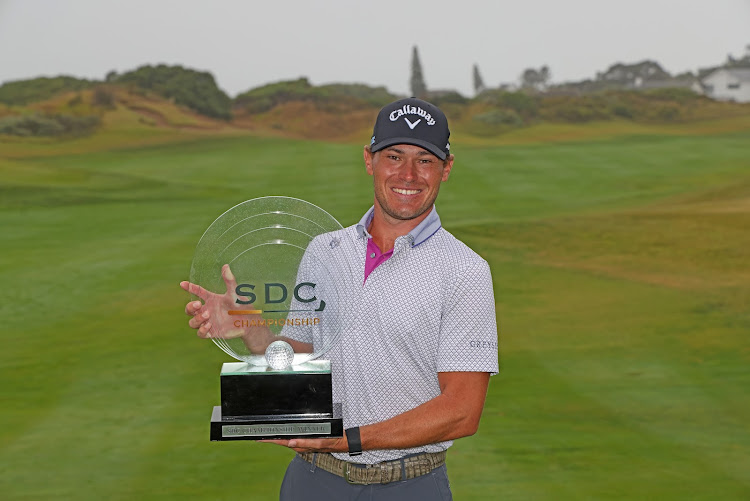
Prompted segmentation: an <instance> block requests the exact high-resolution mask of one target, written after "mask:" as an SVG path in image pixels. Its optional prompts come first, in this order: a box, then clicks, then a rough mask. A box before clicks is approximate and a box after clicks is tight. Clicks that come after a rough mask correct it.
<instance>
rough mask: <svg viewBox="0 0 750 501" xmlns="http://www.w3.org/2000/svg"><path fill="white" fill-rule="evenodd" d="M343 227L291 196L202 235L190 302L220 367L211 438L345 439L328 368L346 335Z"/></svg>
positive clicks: (248, 205) (250, 208) (220, 222)
mask: <svg viewBox="0 0 750 501" xmlns="http://www.w3.org/2000/svg"><path fill="white" fill-rule="evenodd" d="M339 229H341V225H340V224H339V223H338V221H336V219H334V218H333V216H331V215H330V214H328V213H327V212H326V211H324V210H323V209H321V208H319V207H317V206H315V205H313V204H311V203H308V202H305V201H303V200H299V199H295V198H288V197H263V198H256V199H253V200H248V201H247V202H243V203H241V204H239V205H237V206H235V207H233V208H231V209H229V210H228V211H227V212H225V213H224V214H222V215H221V216H220V217H219V218H218V219H216V221H214V222H213V223H212V224H211V226H210V227H209V228H208V229H207V230H206V232H205V233H204V234H203V236H202V237H201V240H200V242H199V243H198V246H197V248H196V251H195V256H194V258H193V263H192V267H191V270H190V282H191V283H192V284H195V285H196V286H198V287H196V288H195V290H193V292H194V299H198V300H200V301H202V302H203V303H204V306H203V309H205V310H207V311H208V312H209V314H210V330H209V336H210V337H211V339H212V340H213V342H214V343H215V344H216V346H218V347H219V348H221V349H222V350H223V351H224V352H225V353H226V354H228V355H230V356H231V357H233V358H234V359H235V360H236V362H228V363H224V364H223V366H222V369H221V375H220V378H219V379H220V388H221V405H220V406H215V407H214V408H213V412H212V414H211V435H210V437H211V440H212V441H223V440H260V439H271V438H293V437H339V436H342V435H343V423H342V419H341V404H340V403H336V402H334V395H333V389H332V384H331V383H332V379H331V362H330V361H329V360H326V359H325V358H324V356H325V355H326V353H328V352H329V351H330V350H331V349H332V348H334V347H335V345H336V341H337V340H338V338H339V337H340V335H341V333H342V330H343V329H344V327H345V326H344V321H345V318H346V315H345V311H343V310H344V308H345V306H344V304H345V300H346V298H345V296H346V294H345V291H344V290H343V287H344V285H343V284H344V283H345V281H344V280H342V277H343V276H345V275H346V274H348V273H349V270H348V269H345V267H346V266H347V265H346V264H345V261H344V260H342V259H337V256H338V254H337V252H336V250H337V249H336V247H337V246H338V244H339V242H338V239H336V238H334V237H331V236H330V233H331V232H334V231H336V230H339Z"/></svg>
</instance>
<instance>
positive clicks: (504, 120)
mask: <svg viewBox="0 0 750 501" xmlns="http://www.w3.org/2000/svg"><path fill="white" fill-rule="evenodd" d="M472 118H473V119H474V120H476V121H478V122H482V123H485V124H488V125H512V126H514V127H517V126H519V125H522V124H523V120H521V117H519V116H518V113H516V112H515V111H513V110H490V111H487V112H485V113H480V114H478V115H474V116H473V117H472Z"/></svg>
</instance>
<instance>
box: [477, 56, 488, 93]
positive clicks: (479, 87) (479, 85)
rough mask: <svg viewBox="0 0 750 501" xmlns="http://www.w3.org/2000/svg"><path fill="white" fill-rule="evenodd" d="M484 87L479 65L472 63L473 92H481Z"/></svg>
mask: <svg viewBox="0 0 750 501" xmlns="http://www.w3.org/2000/svg"><path fill="white" fill-rule="evenodd" d="M484 89H486V87H485V86H484V80H482V75H481V74H480V73H479V66H477V64H476V63H475V64H474V92H475V93H476V94H481V93H482V92H483V91H484Z"/></svg>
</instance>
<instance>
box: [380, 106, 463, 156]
mask: <svg viewBox="0 0 750 501" xmlns="http://www.w3.org/2000/svg"><path fill="white" fill-rule="evenodd" d="M450 135H451V132H450V130H449V129H448V120H447V119H446V118H445V114H444V113H443V112H442V111H440V108H438V107H437V106H435V105H434V104H430V103H428V102H427V101H422V100H421V99H417V98H414V97H410V98H408V99H401V100H399V101H396V102H394V103H391V104H389V105H387V106H385V107H384V108H383V109H382V110H380V113H378V118H377V120H375V127H374V129H373V131H372V141H370V150H371V151H372V152H373V153H375V152H376V151H379V150H382V149H383V148H386V147H388V146H393V145H394V144H413V145H415V146H420V147H422V148H424V149H426V150H427V151H429V152H430V153H433V154H434V155H435V156H437V157H438V158H440V159H441V160H445V158H446V157H447V156H448V154H449V153H450V147H451V146H450V143H449V142H448V139H449V138H450Z"/></svg>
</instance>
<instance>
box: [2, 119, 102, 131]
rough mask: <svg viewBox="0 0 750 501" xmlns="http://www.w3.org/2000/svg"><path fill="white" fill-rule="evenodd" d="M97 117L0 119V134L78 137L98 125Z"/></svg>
mask: <svg viewBox="0 0 750 501" xmlns="http://www.w3.org/2000/svg"><path fill="white" fill-rule="evenodd" d="M99 123H100V119H99V117H97V116H91V115H89V116H80V117H79V116H72V115H38V114H37V115H23V116H5V117H1V118H0V134H8V135H12V136H63V135H72V136H80V135H85V134H89V133H91V132H93V130H94V129H95V128H96V127H97V126H98V125H99Z"/></svg>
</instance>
